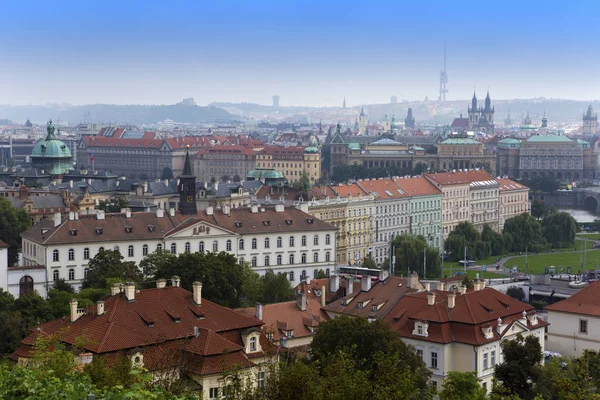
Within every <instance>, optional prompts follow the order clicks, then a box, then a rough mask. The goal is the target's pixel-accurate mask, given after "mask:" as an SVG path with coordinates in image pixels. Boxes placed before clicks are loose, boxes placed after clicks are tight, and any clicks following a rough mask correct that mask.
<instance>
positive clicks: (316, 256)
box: [313, 253, 319, 263]
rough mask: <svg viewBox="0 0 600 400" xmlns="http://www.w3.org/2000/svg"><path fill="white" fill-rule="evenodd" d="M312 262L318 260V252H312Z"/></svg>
mask: <svg viewBox="0 0 600 400" xmlns="http://www.w3.org/2000/svg"><path fill="white" fill-rule="evenodd" d="M313 262H315V263H318V262H319V253H313Z"/></svg>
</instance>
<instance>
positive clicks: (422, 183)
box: [395, 176, 442, 196]
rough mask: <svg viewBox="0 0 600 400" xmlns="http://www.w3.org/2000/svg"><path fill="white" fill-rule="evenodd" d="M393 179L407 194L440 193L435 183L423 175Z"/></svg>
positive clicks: (427, 194) (430, 194)
mask: <svg viewBox="0 0 600 400" xmlns="http://www.w3.org/2000/svg"><path fill="white" fill-rule="evenodd" d="M395 181H396V183H397V184H398V185H399V186H400V187H401V188H402V190H404V192H405V193H407V195H409V196H432V195H436V194H437V195H441V194H442V192H441V191H440V190H439V189H438V188H436V187H435V185H433V184H432V183H431V182H430V181H429V180H428V179H427V178H425V177H423V176H419V177H416V178H398V179H395Z"/></svg>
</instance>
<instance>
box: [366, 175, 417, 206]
mask: <svg viewBox="0 0 600 400" xmlns="http://www.w3.org/2000/svg"><path fill="white" fill-rule="evenodd" d="M356 184H357V185H358V186H360V187H361V188H362V189H364V190H365V191H366V192H367V193H373V195H374V196H375V200H376V201H382V200H389V199H401V198H407V197H408V194H407V193H406V192H405V191H404V190H403V189H402V188H401V187H400V186H399V185H398V184H397V183H396V182H395V181H394V180H393V179H391V178H384V179H365V180H362V179H359V180H358V181H357V182H356Z"/></svg>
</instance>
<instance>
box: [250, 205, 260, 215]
mask: <svg viewBox="0 0 600 400" xmlns="http://www.w3.org/2000/svg"><path fill="white" fill-rule="evenodd" d="M250 211H251V212H252V214H257V213H258V206H257V205H255V204H254V205H252V207H250Z"/></svg>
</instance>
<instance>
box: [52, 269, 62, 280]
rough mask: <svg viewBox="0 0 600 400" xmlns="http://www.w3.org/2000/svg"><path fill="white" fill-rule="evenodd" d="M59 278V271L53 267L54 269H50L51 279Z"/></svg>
mask: <svg viewBox="0 0 600 400" xmlns="http://www.w3.org/2000/svg"><path fill="white" fill-rule="evenodd" d="M59 278H60V275H59V272H58V270H57V269H55V270H54V271H52V280H53V281H57V280H58V279H59Z"/></svg>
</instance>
